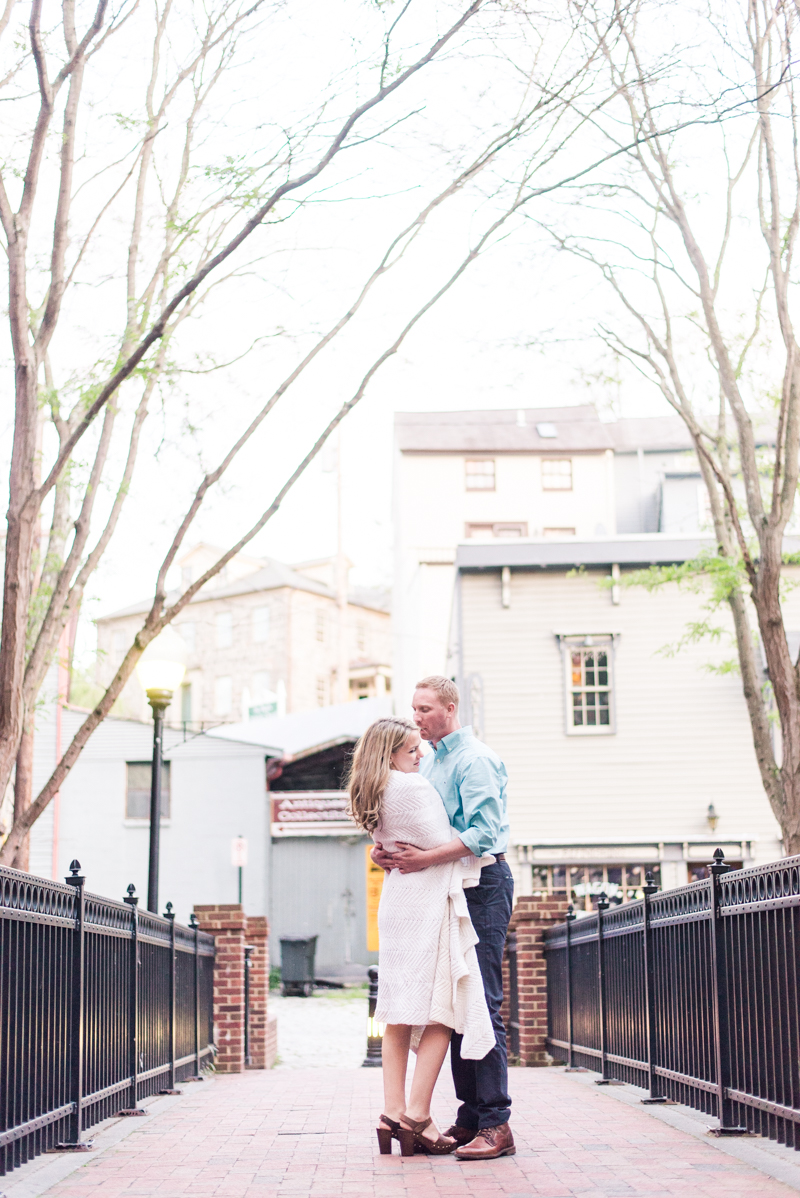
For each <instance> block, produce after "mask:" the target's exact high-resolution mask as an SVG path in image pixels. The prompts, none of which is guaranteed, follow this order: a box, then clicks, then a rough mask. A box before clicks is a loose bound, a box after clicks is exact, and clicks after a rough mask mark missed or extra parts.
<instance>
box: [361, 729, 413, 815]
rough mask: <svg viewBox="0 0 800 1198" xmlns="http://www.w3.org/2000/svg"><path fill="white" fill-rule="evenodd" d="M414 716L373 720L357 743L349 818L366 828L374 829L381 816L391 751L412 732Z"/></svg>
mask: <svg viewBox="0 0 800 1198" xmlns="http://www.w3.org/2000/svg"><path fill="white" fill-rule="evenodd" d="M416 731H417V728H416V725H415V724H412V722H411V720H404V719H402V718H401V717H399V716H387V718H386V719H383V720H376V721H375V723H374V724H370V726H369V728H367V730H366V732H365V733H364V735H363V736H362V737H361V740H360V741H359V742H358V744H357V745H356V750H355V753H354V754H353V760H352V763H351V765H350V773H349V775H348V779H347V789H348V791H349V795H350V798H349V802H348V806H347V810H348V813H349V815H350V818H351V819H353V820H355V822H356V823H357V824H358V826H359V828H363V829H364V831H365V832H374V831H375V829H376V827H377V826H378V820H379V819H380V817H381V799H382V798H383V792H384V791H385V790H386V787H387V786H388V784H389V772H390V770H391V768H392V753H396V752H397V750H398V749H401V748H402V747H403V745H404V744H405V743H406V741H407V740H408V738H409V736H410V734H411V733H412V732H416Z"/></svg>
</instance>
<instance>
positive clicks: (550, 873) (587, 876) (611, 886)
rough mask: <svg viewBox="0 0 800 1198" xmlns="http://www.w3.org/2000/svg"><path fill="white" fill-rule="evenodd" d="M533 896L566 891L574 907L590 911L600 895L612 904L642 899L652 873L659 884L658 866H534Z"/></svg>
mask: <svg viewBox="0 0 800 1198" xmlns="http://www.w3.org/2000/svg"><path fill="white" fill-rule="evenodd" d="M532 872H533V893H534V894H536V895H549V894H557V893H559V892H561V893H563V892H565V891H566V893H567V895H568V896H569V898H570V900H571V902H572V903H574V905H575V906H576V907H578V908H579V909H583V910H584V911H591V910H593V909H594V908H595V907H596V906H597V900H598V898H599V897H600V895H601V894H605V896H606V898H607V899H609V900H610V902H612V903H614V904H618V903H625V902H631V901H632V900H634V899H641V897H642V893H643V887H644V885H645V878H646V875H647V874H648V873H652V874H653V876H654V878H655V882H656V885H657V886H660V885H661V866H660V865H659V863H658V862H657V861H654V862H652V863H651V864H649V865H629V864H624V865H620V864H616V865H600V864H596V863H593V864H591V865H534V866H533V871H532Z"/></svg>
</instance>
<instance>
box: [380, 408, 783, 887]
mask: <svg viewBox="0 0 800 1198" xmlns="http://www.w3.org/2000/svg"><path fill="white" fill-rule="evenodd" d="M476 480H479V481H478V482H476ZM395 513H396V516H395V521H396V523H395V527H396V578H395V591H394V621H395V626H394V661H393V665H394V677H395V683H396V686H395V703H396V709H397V710H398V711H399V712H405V711H406V710H407V704H408V698H407V697H408V696H409V695H410V693H411V687H412V686H413V683H414V681H415V680H416V678H418V677H420V676H421V675H422V674H424V673H429V672H434V671H435V672H443V673H446V674H448V675H450V676H452V677H455V678H456V679H457V680H458V681H459V683H460V686H461V690H462V696H463V713H462V719H463V722H465V723H467V722H472V723H473V724H474V725H475V727H476V730H477V731H478V732H479V734H480V735H481V736H482V737H483V738H484V739H485V740H486V741H487V742H488V743H489V744H490V745H491V746H492V747H493V748H495V749H496V750H497V751H498V752H499V753H500V754H501V755H502V757H503V758H504V760H505V762H506V765H507V767H508V772H509V804H510V818H511V839H512V849H511V854H510V855H511V863H512V867H513V869H514V871H515V875H516V882H517V893H518V894H519V893H522V894H526V893H531V892H532V891H533V890H557V891H563V890H569V891H570V892H571V893H572V897H573V899H574V901H575V902H576V903H577V904H578V905H579V906H583V907H589V906H591V903H592V899H593V896H594V895H596V894H598V893H599V892H600V891H601V890H605V891H606V893H608V894H609V895H611V896H612V897H614V898H616V899H617V900H620V899H622V898H623V897H625V896H632V895H633V894H635V893H636V892H637V891H639V890H640V888H641V885H642V882H643V877H644V872H645V870H646V869H652V870H653V872H654V873H655V875H656V877H657V878H658V879H659V881H660V882H661V884H662V885H664V886H674V885H678V884H681V883H683V882H685V881H687V880H689V879H691V878H693V877H696V876H700V875H701V874H702V871H703V870H704V868H705V864H706V862H707V861H708V860H709V857H710V853H711V852H713V849H714V848H715V847H717V845H721V847H722V848H723V850H724V851H725V854H726V856H727V857H728V858H729V859H730V860H731V861H739V862H743V863H746V864H751V863H753V862H758V861H768V860H771V859H774V858H776V857H778V856H780V853H781V846H780V838H779V829H778V826H777V824H776V821H775V820H774V818H773V816H772V813H771V811H770V809H769V805H768V803H767V800H766V797H765V795H764V792H763V789H762V787H761V782H760V779H759V775H758V771H757V768H756V763H755V757H754V753H753V748H752V741H751V737H750V730H749V724H748V719H747V713H746V709H745V704H744V699H743V697H742V694H741V684H740V680H739V677H738V675H736V674H735V673H734V674H731V673H724V672H723V673H720V672H719V671H718V670H715V667H718V666H719V665H720V663H721V662H723V661H724V660H725V659H729V658H731V657H734V656H735V648H734V647H733V645H732V644H731V643H729V641H728V639H727V637H726V636H723V637H722V638H721V640H720V641H718V642H715V643H708V642H701V643H700V644H694V645H687V646H686V647H685V648H683V649H682V650H681V651H680V652H677V653H673V652H672V649H674V647H675V646H677V645H678V643H679V642H681V640H682V639H683V638H684V637H685V634H686V630H687V625H688V624H689V623H690V622H692V621H696V620H698V619H701V618H702V617H703V616H704V615H705V614H706V613H705V612H704V609H703V604H704V601H705V600H704V597H703V596H702V595H697V594H694V593H691V592H689V591H686V590H679V589H678V587H677V586H675V585H669V586H666V587H664V588H663V589H660V590H658V591H656V592H654V593H648V592H647V591H645V590H644V589H641V588H638V587H635V588H629V587H626V586H625V580H626V576H627V575H628V574H629V573H630V571H632V570H634V569H637V568H640V567H642V566H647V565H650V564H653V563H661V564H668V563H675V562H680V561H684V560H687V559H688V558H690V557H692V556H694V555H695V554H696V553H697V552H698V551H699V550H700V548H701V546H702V544H703V532H704V530H706V531H707V518H706V510H705V499H704V495H703V491H702V487H701V480H700V476H699V472H698V470H697V466H696V462H695V460H694V457H693V455H692V453H691V451H690V449H689V447H688V445H687V443H686V436H685V434H684V432H683V431H682V429H681V428H680V426H679V424H678V422H677V421H674V420H672V419H670V418H666V419H658V420H631V421H619V422H617V423H602V422H601V421H599V419H598V418H597V414H596V413H595V412H594V409H592V408H589V407H581V408H573V409H570V408H564V409H549V410H539V411H531V410H524V411H511V412H470V413H425V414H415V413H414V414H404V415H401V416H399V417H398V421H397V449H396V460H395ZM713 623H714V624H715V625H720V626H724V627H727V617H726V613H725V611H724V610H723V611H722V612H718V613H715V615H714V617H713ZM787 623H788V624H789V625H790V626H792V627H795V628H798V629H800V595H798V593H797V592H794V593H792V594H790V595H789V596H788V598H787ZM709 808H712V810H711V811H709Z"/></svg>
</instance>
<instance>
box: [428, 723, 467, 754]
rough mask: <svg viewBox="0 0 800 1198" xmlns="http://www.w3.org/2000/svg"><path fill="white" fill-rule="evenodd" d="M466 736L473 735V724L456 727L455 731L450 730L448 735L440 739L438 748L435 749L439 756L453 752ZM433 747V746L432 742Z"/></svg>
mask: <svg viewBox="0 0 800 1198" xmlns="http://www.w3.org/2000/svg"><path fill="white" fill-rule="evenodd" d="M466 736H472V725H471V724H465V725H464V727H463V728H456V730H455V732H448V734H447V736H443V737H442V739H441V740H440V741H439V745H438V748H436V749H434V753H436V755H437V757H438V756H439V755H441V756H444V754H445V753H452V751H453V749H457V748H458V746H459V744H460V743H461V741H462V740H463V739H464V737H466ZM429 743H430V742H429ZM431 748H433V745H432V744H431Z"/></svg>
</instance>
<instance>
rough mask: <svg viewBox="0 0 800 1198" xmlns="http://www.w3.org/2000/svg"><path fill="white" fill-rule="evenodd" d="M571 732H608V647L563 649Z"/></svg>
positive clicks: (609, 696)
mask: <svg viewBox="0 0 800 1198" xmlns="http://www.w3.org/2000/svg"><path fill="white" fill-rule="evenodd" d="M566 653H568V661H569V666H568V670H569V709H568V719H569V721H570V724H571V731H581V730H583V731H592V730H593V728H594V730H598V731H600V730H605V731H606V732H610V731H611V726H612V719H611V645H598V646H590V647H587V646H578V645H570V646H568V648H566Z"/></svg>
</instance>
